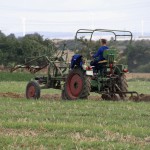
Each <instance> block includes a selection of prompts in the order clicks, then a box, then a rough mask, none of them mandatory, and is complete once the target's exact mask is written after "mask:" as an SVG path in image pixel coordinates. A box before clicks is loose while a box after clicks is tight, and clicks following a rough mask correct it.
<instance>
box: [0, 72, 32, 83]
mask: <svg viewBox="0 0 150 150" xmlns="http://www.w3.org/2000/svg"><path fill="white" fill-rule="evenodd" d="M34 76H35V75H34V74H31V73H25V72H13V73H11V72H0V81H29V80H30V79H31V78H33V77H34Z"/></svg>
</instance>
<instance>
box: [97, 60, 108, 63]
mask: <svg viewBox="0 0 150 150" xmlns="http://www.w3.org/2000/svg"><path fill="white" fill-rule="evenodd" d="M107 62H108V61H107V60H102V61H99V62H98V64H103V63H107Z"/></svg>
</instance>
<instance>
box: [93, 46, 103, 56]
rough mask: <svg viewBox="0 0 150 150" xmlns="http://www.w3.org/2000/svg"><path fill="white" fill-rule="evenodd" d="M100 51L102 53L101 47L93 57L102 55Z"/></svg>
mask: <svg viewBox="0 0 150 150" xmlns="http://www.w3.org/2000/svg"><path fill="white" fill-rule="evenodd" d="M100 53H101V48H99V50H98V51H97V53H95V54H94V55H93V58H96V57H98V56H99V55H100Z"/></svg>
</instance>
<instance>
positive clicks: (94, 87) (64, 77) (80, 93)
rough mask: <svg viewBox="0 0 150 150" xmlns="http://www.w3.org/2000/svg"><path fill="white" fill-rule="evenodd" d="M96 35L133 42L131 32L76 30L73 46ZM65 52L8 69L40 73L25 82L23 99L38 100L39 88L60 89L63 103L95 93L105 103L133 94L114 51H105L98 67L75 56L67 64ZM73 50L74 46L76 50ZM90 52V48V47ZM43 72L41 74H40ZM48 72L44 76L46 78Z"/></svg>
mask: <svg viewBox="0 0 150 150" xmlns="http://www.w3.org/2000/svg"><path fill="white" fill-rule="evenodd" d="M95 32H98V33H99V32H100V33H103V32H105V33H111V34H112V35H114V40H116V39H117V37H118V36H127V37H130V41H132V33H131V32H130V31H121V30H108V29H95V30H91V29H79V30H78V31H77V32H76V35H75V43H77V41H78V39H79V37H78V35H79V34H82V33H84V34H90V36H89V37H90V39H89V41H90V42H92V38H93V35H94V33H95ZM65 46H66V45H65V44H64V49H63V50H61V51H59V52H58V53H57V54H56V55H53V56H49V55H47V54H45V55H43V56H38V57H34V58H30V59H29V60H28V61H26V62H25V64H23V65H15V66H14V67H13V68H11V72H13V71H15V70H17V69H19V68H24V69H26V70H28V71H29V72H30V73H32V74H35V73H37V72H42V73H41V74H40V76H36V77H35V78H33V79H31V81H29V82H28V83H27V86H26V98H27V99H39V98H40V94H41V89H49V88H53V89H61V90H62V94H61V96H62V99H63V100H76V99H87V98H88V96H89V95H90V92H96V93H99V94H101V95H102V98H103V99H105V100H119V99H125V98H126V95H127V94H131V95H133V94H136V95H137V96H138V93H137V92H135V91H128V90H127V87H128V85H127V80H126V76H125V73H127V72H128V68H127V65H123V64H117V63H116V61H115V59H116V51H115V49H109V50H107V51H104V53H103V57H104V58H105V60H104V61H100V62H99V63H98V66H97V67H95V66H90V65H88V64H87V63H86V61H85V59H84V57H83V56H82V55H80V54H75V55H74V56H73V57H72V60H71V62H70V63H69V62H67V58H68V53H67V52H65V51H64V50H65ZM75 49H76V47H75ZM89 49H90V45H89ZM43 70H44V71H43ZM45 72H47V75H45Z"/></svg>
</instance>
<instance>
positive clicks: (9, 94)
mask: <svg viewBox="0 0 150 150" xmlns="http://www.w3.org/2000/svg"><path fill="white" fill-rule="evenodd" d="M0 97H8V98H25V95H24V94H19V93H12V92H5V93H0ZM41 99H45V100H61V95H60V94H43V95H42V96H41ZM88 99H89V100H99V101H100V100H102V99H101V96H91V95H90V96H89V98H88ZM128 100H130V101H135V102H140V101H145V102H150V95H147V94H140V95H139V98H137V97H136V96H133V97H129V98H128Z"/></svg>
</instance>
